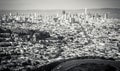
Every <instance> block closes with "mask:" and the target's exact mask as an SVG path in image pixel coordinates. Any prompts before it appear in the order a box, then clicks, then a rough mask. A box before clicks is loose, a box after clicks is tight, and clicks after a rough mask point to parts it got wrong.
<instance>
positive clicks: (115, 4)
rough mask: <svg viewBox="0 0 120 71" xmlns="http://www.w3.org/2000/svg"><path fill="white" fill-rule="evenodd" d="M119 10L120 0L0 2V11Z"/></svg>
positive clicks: (3, 0) (16, 0)
mask: <svg viewBox="0 0 120 71" xmlns="http://www.w3.org/2000/svg"><path fill="white" fill-rule="evenodd" d="M80 8H120V0H0V9H17V10H18V9H80Z"/></svg>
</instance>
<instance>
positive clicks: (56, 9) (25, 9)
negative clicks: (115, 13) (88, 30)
mask: <svg viewBox="0 0 120 71" xmlns="http://www.w3.org/2000/svg"><path fill="white" fill-rule="evenodd" d="M81 9H120V8H76V9H0V10H81Z"/></svg>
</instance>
